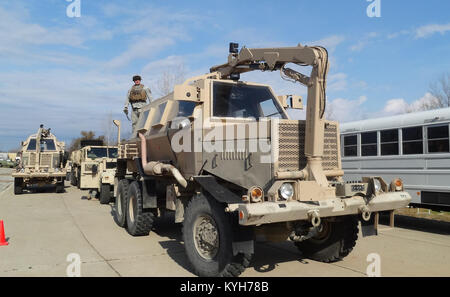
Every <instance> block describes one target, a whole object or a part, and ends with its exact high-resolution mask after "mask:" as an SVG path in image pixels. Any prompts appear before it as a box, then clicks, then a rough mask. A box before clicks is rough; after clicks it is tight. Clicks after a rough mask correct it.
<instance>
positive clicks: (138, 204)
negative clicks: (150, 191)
mask: <svg viewBox="0 0 450 297" xmlns="http://www.w3.org/2000/svg"><path fill="white" fill-rule="evenodd" d="M143 205H144V201H143V198H142V191H141V187H140V185H139V183H138V182H137V181H133V182H132V183H131V184H130V187H129V189H128V196H127V208H126V209H127V211H126V216H127V231H128V233H129V234H130V235H133V236H143V235H148V234H149V233H150V230H151V229H152V226H153V221H154V214H153V213H152V212H151V211H145V210H144V209H143Z"/></svg>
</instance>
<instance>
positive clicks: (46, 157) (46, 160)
mask: <svg viewBox="0 0 450 297" xmlns="http://www.w3.org/2000/svg"><path fill="white" fill-rule="evenodd" d="M40 165H41V166H49V167H52V155H51V154H41V161H40Z"/></svg>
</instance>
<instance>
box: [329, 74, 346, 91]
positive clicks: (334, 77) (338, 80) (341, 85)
mask: <svg viewBox="0 0 450 297" xmlns="http://www.w3.org/2000/svg"><path fill="white" fill-rule="evenodd" d="M346 89H347V74H345V73H342V72H339V73H334V74H330V75H329V76H328V83H327V91H331V92H333V91H344V90H346Z"/></svg>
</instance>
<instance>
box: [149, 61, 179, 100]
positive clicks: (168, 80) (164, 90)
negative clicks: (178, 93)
mask: <svg viewBox="0 0 450 297" xmlns="http://www.w3.org/2000/svg"><path fill="white" fill-rule="evenodd" d="M185 75H186V73H185V69H184V64H180V65H178V66H171V67H167V68H166V69H165V70H164V71H163V72H162V74H161V76H160V78H159V79H158V81H157V84H156V92H157V95H159V96H161V97H164V96H166V95H168V94H170V93H171V92H172V91H173V88H174V87H175V85H176V84H180V83H182V82H183V81H184V79H185Z"/></svg>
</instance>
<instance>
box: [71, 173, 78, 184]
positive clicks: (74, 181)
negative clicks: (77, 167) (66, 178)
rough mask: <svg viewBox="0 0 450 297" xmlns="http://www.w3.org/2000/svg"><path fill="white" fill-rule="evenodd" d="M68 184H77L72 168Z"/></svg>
mask: <svg viewBox="0 0 450 297" xmlns="http://www.w3.org/2000/svg"><path fill="white" fill-rule="evenodd" d="M70 184H71V185H72V186H76V185H77V178H76V176H75V172H74V171H73V170H72V171H71V172H70Z"/></svg>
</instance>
